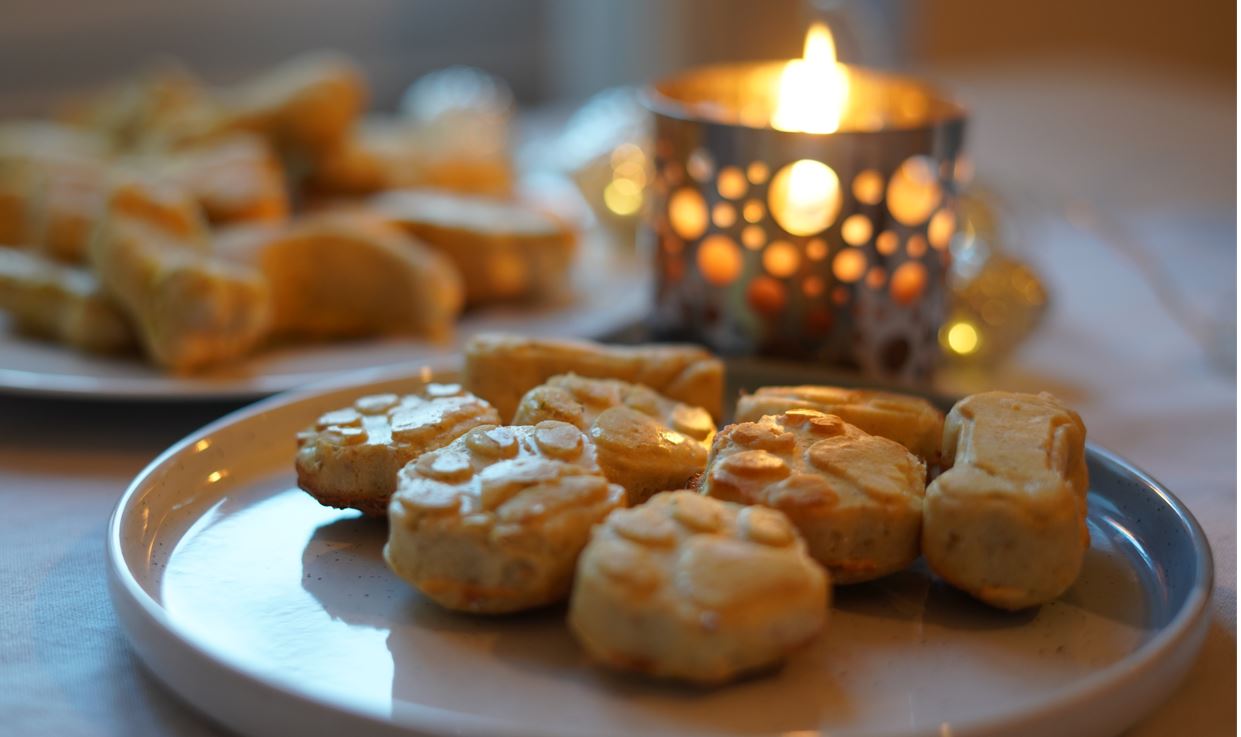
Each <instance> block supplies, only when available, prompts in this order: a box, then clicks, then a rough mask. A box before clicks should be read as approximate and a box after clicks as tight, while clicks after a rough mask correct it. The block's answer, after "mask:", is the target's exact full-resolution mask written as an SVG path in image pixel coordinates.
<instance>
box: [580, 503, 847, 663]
mask: <svg viewBox="0 0 1241 737" xmlns="http://www.w3.org/2000/svg"><path fill="white" fill-rule="evenodd" d="M830 598H831V588H830V585H829V580H828V576H827V574H826V573H825V572H824V570H823V569H822V568H821V567H820V566H819V564H818V563H816V562H815V561H814V560H813V559H812V558H811V557H810V556H809V555H807V554H806V545H805V543H804V542H802V540H801V539H800V538H799V537H798V535H797V532H796V530H795V529H794V528H793V526H792V525H791V524H790V523H789V521H788V518H787V517H785V516H784V515H783V514H781V513H780V512H777V511H775V510H772V509H767V508H765V507H760V506H746V507H743V506H741V505H738V504H729V503H727V502H720V501H716V500H714V499H710V498H708V497H704V496H701V495H699V494H695V493H694V492H692V491H673V492H665V493H662V494H656V495H655V496H654V497H652V499H651V500H650V501H649V502H647V503H646V504H644V505H642V506H641V507H637V508H635V509H621V510H617V511H615V512H613V513H612V514H610V515H608V518H607V520H605V521H604V523H603V524H601V525H599V526H597V527H596V528H595V531H594V533H593V534H592V535H591V540H590V544H589V545H587V546H586V550H585V551H583V553H582V557H581V558H580V559H579V560H578V567H577V577H576V579H575V580H574V584H573V595H572V598H571V600H570V603H569V627H570V629H571V630H572V631H573V634H574V635H575V636H576V637H577V639H578V641H579V642H580V643H581V644H582V646H583V647H584V648H585V649H586V652H587V653H589V654H590V656H591V657H592V658H593V659H595V660H597V661H599V662H600V663H603V664H604V665H607V666H609V667H612V668H617V669H619V670H629V671H637V672H639V673H643V674H646V675H650V676H657V677H661V678H675V679H679V680H684V681H691V682H694V683H702V684H718V683H722V682H724V681H727V680H729V679H732V678H735V677H736V676H738V675H740V674H743V673H745V672H748V671H752V670H755V669H759V668H764V667H767V666H770V665H772V664H774V663H776V662H778V661H780V660H782V659H784V658H785V657H786V656H787V655H789V654H790V653H791V652H792V651H793V650H795V649H797V648H798V647H801V646H802V645H804V644H805V643H806V642H807V641H809V640H810V639H812V638H813V637H814V636H815V635H816V634H818V632H819V631H820V630H821V629H822V628H823V626H824V624H825V623H826V621H827V613H828V604H829V600H830Z"/></svg>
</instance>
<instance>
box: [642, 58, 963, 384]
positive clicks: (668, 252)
mask: <svg viewBox="0 0 1241 737" xmlns="http://www.w3.org/2000/svg"><path fill="white" fill-rule="evenodd" d="M785 64H786V63H784V62H771V63H753V64H737V65H722V66H714V67H704V68H700V69H697V70H693V71H690V72H687V73H685V74H683V75H681V76H678V77H675V78H672V79H668V80H665V81H663V82H660V83H657V84H655V85H654V86H653V87H652V88H651V89H649V90H647V91H646V94H645V97H644V103H645V104H646V106H647V107H648V109H649V110H650V111H651V112H652V113H653V116H654V123H655V124H654V141H653V173H652V181H651V185H650V187H649V189H648V197H647V203H646V210H645V215H644V223H645V226H644V229H643V242H644V245H645V247H647V248H649V249H650V252H651V258H652V259H653V261H654V268H655V306H654V311H653V314H652V318H651V327H652V329H653V331H654V332H655V333H656V334H657V335H658V336H660V337H662V338H665V339H676V340H691V341H695V342H700V343H703V344H705V345H707V346H709V347H711V348H712V349H714V350H716V351H717V352H719V353H721V354H724V355H729V356H738V355H766V356H779V357H786V358H795V359H803V360H813V361H817V362H822V363H825V364H830V365H834V366H840V367H848V368H853V369H859V370H861V371H863V372H865V373H867V374H871V375H882V376H885V377H889V378H893V379H898V380H900V379H904V380H910V381H918V380H921V379H924V378H926V377H927V376H928V375H929V374H930V372H931V371H932V369H933V368H934V366H935V364H936V362H937V358H938V356H939V341H938V332H939V329H940V326H941V324H942V323H943V321H944V318H945V314H946V309H947V299H948V296H949V295H948V284H947V275H948V266H949V259H950V258H951V256H950V253H949V250H948V245H949V241H950V240H951V238H952V235H953V232H954V231H955V228H956V199H957V189H958V182H959V181H961V180H962V179H963V178H965V176H967V175H966V172H965V170H966V169H967V168H968V164H967V162H966V161H965V160H964V159H963V158H962V142H963V137H964V131H965V118H966V116H965V112H964V110H963V109H962V108H961V107H960V106H958V105H956V104H955V103H953V102H951V101H949V100H948V99H946V98H944V97H942V96H941V95H939V94H937V93H936V92H934V91H933V90H931V89H930V88H928V87H926V86H924V85H921V84H918V83H916V82H913V81H910V80H906V79H903V78H897V77H892V76H887V75H880V74H877V73H873V72H868V71H865V70H860V69H856V68H846V67H844V65H841V66H840V72H839V73H840V74H843V75H846V79H847V82H848V86H847V90H848V95H847V97H846V98H845V100H844V102H843V105H842V107H841V109H840V112H839V118H838V120H837V121H835V122H834V123H833V125H834V126H835V127H836V130H834V131H833V132H830V133H806V132H791V131H789V130H777V129H775V128H774V127H772V125H771V124H770V123H771V121H772V120H773V114H775V113H776V110H777V107H778V106H779V105H782V104H784V101H783V100H781V99H777V98H778V97H780V92H779V89H780V75H781V73H782V71H783V69H784V67H785ZM777 117H778V116H777Z"/></svg>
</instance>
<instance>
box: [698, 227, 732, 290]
mask: <svg viewBox="0 0 1241 737" xmlns="http://www.w3.org/2000/svg"><path fill="white" fill-rule="evenodd" d="M741 266H742V264H741V250H740V249H739V248H737V244H735V243H733V242H732V241H731V240H729V238H728V237H727V236H723V235H713V236H710V237H708V238H707V239H706V240H704V241H703V242H702V245H700V246H699V247H698V270H699V271H700V272H702V277H703V278H704V279H706V280H707V281H708V282H709V283H711V284H714V285H716V286H720V287H722V286H724V285H726V284H731V283H732V282H733V281H735V280H736V279H737V277H738V276H740V275H741Z"/></svg>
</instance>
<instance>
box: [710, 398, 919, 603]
mask: <svg viewBox="0 0 1241 737" xmlns="http://www.w3.org/2000/svg"><path fill="white" fill-rule="evenodd" d="M925 487H926V466H925V464H924V463H923V462H922V461H921V460H920V459H919V458H918V457H917V456H915V455H913V454H912V453H910V452H909V451H908V450H906V449H905V448H904V447H903V446H902V445H900V444H899V443H897V442H895V441H892V440H888V439H887V438H881V437H879V436H877V435H870V434H868V433H866V432H863V431H862V430H859V429H858V428H856V427H854V426H853V425H850V424H848V423H846V422H845V421H844V420H842V419H840V418H839V417H836V416H835V415H825V414H823V413H822V412H816V411H814V410H807V409H794V410H789V411H788V412H785V413H784V414H782V415H774V416H773V415H769V416H766V417H763V418H762V419H761V420H759V421H758V422H741V423H737V424H735V425H729V426H728V427H725V428H724V429H723V430H721V431H720V433H719V434H718V435H717V436H716V438H715V444H714V445H713V446H712V448H711V457H710V459H709V460H708V461H707V471H706V473H705V474H704V475H703V477H702V484H701V489H702V491H703V493H705V494H708V495H709V496H712V497H715V498H717V499H723V500H725V501H730V502H740V503H742V504H762V505H765V506H768V507H771V508H773V509H778V510H780V511H781V512H784V513H785V514H787V515H788V516H789V519H791V520H792V521H793V524H794V525H796V526H797V529H798V530H799V531H800V532H801V534H802V537H804V538H805V539H806V545H807V548H808V549H809V551H810V555H812V556H814V559H815V560H817V561H819V562H820V563H822V564H823V565H824V566H826V567H827V569H828V570H829V571H831V573H832V579H833V580H834V581H836V582H837V583H856V582H859V581H869V580H871V579H874V578H879V577H880V576H885V575H887V574H889V573H893V572H895V571H899V570H901V569H902V568H904V567H906V566H908V565H909V564H910V563H912V562H913V561H914V559H915V558H917V557H918V546H919V536H920V533H921V529H922V497H923V493H924V490H925Z"/></svg>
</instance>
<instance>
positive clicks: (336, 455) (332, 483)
mask: <svg viewBox="0 0 1241 737" xmlns="http://www.w3.org/2000/svg"><path fill="white" fill-rule="evenodd" d="M497 422H499V417H497V416H496V411H495V410H494V409H492V407H491V405H489V404H487V403H486V402H484V401H482V400H481V399H479V398H477V397H475V396H474V395H472V394H469V393H468V392H465V391H462V389H461V387H459V386H457V385H455V384H428V385H427V386H426V387H424V388H423V390H422V391H421V392H419V393H417V394H408V395H406V396H403V397H400V396H397V395H395V394H376V395H372V396H366V397H361V398H360V399H358V400H357V401H355V402H354V403H353V405H352V406H350V407H346V408H344V409H338V410H334V411H331V412H327V413H325V414H324V415H323V416H321V417H320V418H319V419H318V420H317V421H316V422H315V424H314V425H313V426H311V427H308V428H306V429H305V430H303V431H302V432H300V433H298V436H297V459H296V461H295V462H294V465H295V467H296V469H297V485H298V486H299V487H301V488H302V489H303V490H304V491H306V493H308V494H310V495H311V496H312V497H314V498H315V499H316V500H318V502H319V503H320V504H323V505H324V506H328V507H340V508H350V507H351V508H353V509H358V510H361V511H362V512H363V513H365V514H368V515H372V516H383V515H385V514H387V513H388V502H389V501H390V500H391V498H392V492H393V491H395V490H396V474H397V471H400V470H401V467H402V466H404V465H405V464H406V463H409V462H410V461H412V460H414V459H415V458H417V457H418V456H420V455H422V454H423V453H425V452H427V451H429V450H435V449H436V448H442V447H443V446H445V445H447V444H449V443H451V442H452V441H454V440H456V439H457V438H459V437H461V435H463V434H464V433H465V432H466V431H467V430H469V429H471V428H474V427H478V426H479V425H491V424H495V423H497Z"/></svg>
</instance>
